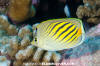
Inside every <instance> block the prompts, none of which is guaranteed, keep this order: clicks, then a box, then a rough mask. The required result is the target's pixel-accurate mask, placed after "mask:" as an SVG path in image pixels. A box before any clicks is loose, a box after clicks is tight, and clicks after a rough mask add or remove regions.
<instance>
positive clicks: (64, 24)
mask: <svg viewBox="0 0 100 66" xmlns="http://www.w3.org/2000/svg"><path fill="white" fill-rule="evenodd" d="M67 24H69V23H65V24H63V25H62V26H61V27H59V28H58V29H57V30H56V32H55V33H54V34H53V36H54V35H56V34H57V32H58V31H59V30H60V29H61V28H63V27H64V26H66V25H67ZM53 36H52V37H53Z"/></svg>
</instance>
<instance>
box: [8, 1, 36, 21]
mask: <svg viewBox="0 0 100 66" xmlns="http://www.w3.org/2000/svg"><path fill="white" fill-rule="evenodd" d="M7 13H8V16H9V17H10V18H11V20H12V21H14V22H16V23H20V22H23V21H24V20H26V19H28V18H29V17H32V16H34V15H35V9H34V7H33V6H32V3H31V0H10V4H9V9H8V12H7Z"/></svg>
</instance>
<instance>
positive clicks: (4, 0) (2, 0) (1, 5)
mask: <svg viewBox="0 0 100 66" xmlns="http://www.w3.org/2000/svg"><path fill="white" fill-rule="evenodd" d="M8 5H9V0H0V14H2V13H4V14H6V12H7V9H8Z"/></svg>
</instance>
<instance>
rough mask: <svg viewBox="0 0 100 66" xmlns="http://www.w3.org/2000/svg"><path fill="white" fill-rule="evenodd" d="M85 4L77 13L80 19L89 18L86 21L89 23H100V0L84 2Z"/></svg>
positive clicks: (84, 0)
mask: <svg viewBox="0 0 100 66" xmlns="http://www.w3.org/2000/svg"><path fill="white" fill-rule="evenodd" d="M83 3H84V5H80V6H79V7H78V9H77V12H76V14H77V16H78V18H82V19H85V18H87V19H86V21H87V22H89V23H94V24H98V23H100V0H83ZM84 17H85V18H84Z"/></svg>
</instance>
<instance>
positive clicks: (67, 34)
mask: <svg viewBox="0 0 100 66" xmlns="http://www.w3.org/2000/svg"><path fill="white" fill-rule="evenodd" d="M75 29H76V28H74V29H73V30H72V31H70V32H69V33H68V34H67V35H66V36H64V38H63V39H62V40H61V41H63V40H64V39H65V38H66V37H67V36H68V35H70V34H71V33H72V32H73V31H75Z"/></svg>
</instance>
